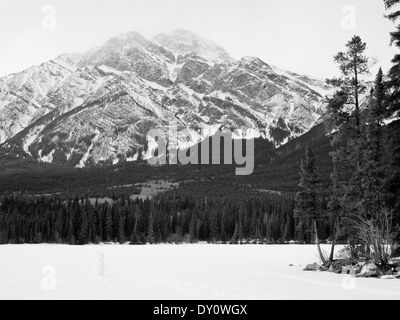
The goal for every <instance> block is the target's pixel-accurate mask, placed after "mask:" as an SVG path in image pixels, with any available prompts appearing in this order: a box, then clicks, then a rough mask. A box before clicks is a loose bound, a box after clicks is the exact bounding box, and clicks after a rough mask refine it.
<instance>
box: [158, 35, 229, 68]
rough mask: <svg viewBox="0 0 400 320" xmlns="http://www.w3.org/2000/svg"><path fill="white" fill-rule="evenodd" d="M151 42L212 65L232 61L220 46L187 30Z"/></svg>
mask: <svg viewBox="0 0 400 320" xmlns="http://www.w3.org/2000/svg"><path fill="white" fill-rule="evenodd" d="M153 40H154V41H155V42H156V43H158V44H160V45H161V46H163V47H165V48H167V49H170V50H173V51H175V52H177V53H179V54H182V55H198V56H201V57H203V58H205V59H207V60H209V61H210V62H213V63H221V62H223V61H231V60H232V58H231V56H230V55H229V53H228V52H227V51H226V50H225V49H224V48H222V46H220V45H218V44H216V43H215V42H213V41H211V40H209V39H206V38H204V37H202V36H199V35H197V34H195V33H193V32H191V31H189V30H185V29H178V30H175V31H173V32H171V33H164V34H159V35H157V36H155V37H154V38H153Z"/></svg>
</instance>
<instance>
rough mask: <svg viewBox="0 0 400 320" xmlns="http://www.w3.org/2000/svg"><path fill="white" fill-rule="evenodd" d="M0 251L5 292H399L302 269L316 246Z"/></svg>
mask: <svg viewBox="0 0 400 320" xmlns="http://www.w3.org/2000/svg"><path fill="white" fill-rule="evenodd" d="M325 250H326V251H329V247H326V248H325ZM99 253H101V254H102V253H104V263H105V267H104V275H103V276H100V275H101V273H102V271H103V270H101V267H100V269H99V266H101V263H100V262H101V261H102V260H101V258H99ZM0 257H1V263H0V299H173V300H175V299H179V300H181V299H189V300H192V299H196V300H197V299H199V300H217V299H227V300H230V299H232V300H242V299H243V300H246V299H261V300H265V299H400V280H377V279H355V278H350V277H348V276H343V275H335V274H330V273H307V272H303V271H302V269H303V268H304V266H305V265H306V264H308V263H312V262H316V261H318V257H317V251H316V248H315V247H314V246H296V245H290V246H255V245H246V246H225V245H220V246H219V245H181V246H173V245H159V246H117V245H111V246H84V247H70V246H59V245H23V246H11V245H7V246H0ZM290 264H293V265H294V267H289V265H290ZM300 265H301V266H300Z"/></svg>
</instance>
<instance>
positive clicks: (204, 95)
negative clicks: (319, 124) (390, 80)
mask: <svg viewBox="0 0 400 320" xmlns="http://www.w3.org/2000/svg"><path fill="white" fill-rule="evenodd" d="M329 90H330V88H329V87H328V86H327V85H326V84H325V83H324V82H323V81H321V80H318V79H314V78H311V77H308V76H304V75H298V74H295V73H291V72H289V71H285V70H281V69H279V68H277V67H274V66H272V65H268V64H267V63H265V62H263V61H262V60H260V59H258V58H256V57H244V58H242V59H241V60H239V61H235V60H234V59H233V58H231V57H230V55H229V54H228V53H227V52H226V51H225V50H224V49H223V48H222V47H221V46H219V45H217V44H215V43H213V42H212V41H209V40H207V39H204V38H202V37H200V36H197V35H195V34H193V33H191V32H188V31H184V30H179V31H175V32H173V33H171V34H161V35H158V36H156V37H155V38H154V39H153V40H148V39H145V38H144V37H142V36H141V35H140V34H138V33H136V32H132V33H129V34H126V35H122V36H119V37H115V38H112V39H111V40H109V41H108V42H107V43H105V44H104V45H103V46H101V47H98V48H95V49H93V50H90V51H89V52H87V53H85V54H83V55H79V54H73V55H62V56H60V57H58V58H56V59H54V60H52V61H49V62H46V63H43V64H42V65H40V66H36V67H32V68H29V69H27V70H25V71H23V72H21V73H18V74H12V75H9V76H6V77H3V78H0V143H3V148H12V149H14V150H20V151H22V150H23V151H24V152H25V153H27V154H29V155H31V156H33V157H35V158H36V159H38V160H40V161H44V162H57V163H67V164H69V165H73V166H78V167H84V166H86V165H88V164H98V163H103V162H105V163H117V162H119V161H134V160H136V159H138V158H139V157H146V149H147V142H146V135H147V133H148V131H149V130H150V129H155V128H160V129H163V130H167V129H168V128H169V126H171V125H178V126H179V130H181V129H188V130H189V132H191V134H192V136H193V142H194V141H196V142H197V141H199V140H202V139H204V138H206V137H208V136H211V135H213V134H215V133H216V132H218V131H219V130H233V129H240V130H241V132H243V137H244V138H255V137H257V138H259V137H262V138H264V139H269V140H270V141H272V142H273V143H274V144H275V145H276V146H280V145H282V144H285V143H286V142H288V141H289V140H290V139H293V138H295V137H298V136H299V135H302V134H304V133H305V132H307V131H308V130H309V129H310V128H312V127H313V125H314V124H315V123H316V121H317V120H318V119H319V118H320V117H321V115H322V114H323V113H324V105H323V102H322V100H323V97H324V96H325V95H326V94H327V93H328V91H329ZM187 145H188V142H187V141H186V139H185V138H182V141H180V147H187Z"/></svg>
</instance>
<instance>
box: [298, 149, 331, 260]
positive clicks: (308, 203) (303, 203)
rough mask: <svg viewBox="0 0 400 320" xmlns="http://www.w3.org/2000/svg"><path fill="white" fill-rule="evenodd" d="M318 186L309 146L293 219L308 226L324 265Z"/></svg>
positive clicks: (313, 157) (302, 165)
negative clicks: (319, 232)
mask: <svg viewBox="0 0 400 320" xmlns="http://www.w3.org/2000/svg"><path fill="white" fill-rule="evenodd" d="M318 185H319V176H318V172H317V165H316V157H315V154H314V152H313V151H312V150H311V148H310V147H309V146H307V148H306V157H305V160H303V161H302V162H301V171H300V184H299V188H300V189H301V191H299V192H298V193H297V195H296V208H295V211H294V212H295V217H296V218H298V219H299V220H300V223H303V224H306V225H307V226H310V228H311V229H312V230H313V233H314V236H315V243H316V245H317V247H318V253H319V255H320V258H321V261H322V262H323V263H324V264H326V262H327V261H326V259H325V257H324V255H323V253H322V250H321V246H320V242H319V236H318V220H319V219H320V218H321V211H320V210H319V207H320V206H319V205H318Z"/></svg>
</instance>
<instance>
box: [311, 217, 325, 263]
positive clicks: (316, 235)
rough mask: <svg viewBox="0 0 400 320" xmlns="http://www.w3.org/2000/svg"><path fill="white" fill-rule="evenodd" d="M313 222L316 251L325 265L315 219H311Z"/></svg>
mask: <svg viewBox="0 0 400 320" xmlns="http://www.w3.org/2000/svg"><path fill="white" fill-rule="evenodd" d="M313 223H314V231H315V243H316V244H317V248H318V253H319V256H320V258H321V261H322V264H323V265H326V264H327V261H326V259H325V257H324V254H323V252H322V249H321V244H320V243H319V237H318V226H317V220H313Z"/></svg>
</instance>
